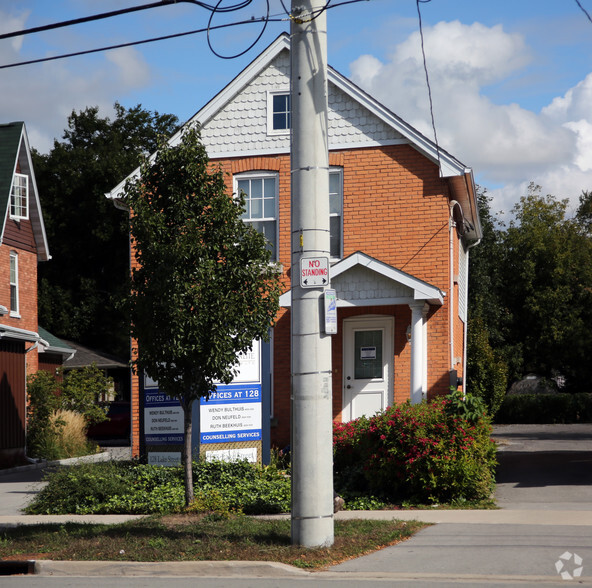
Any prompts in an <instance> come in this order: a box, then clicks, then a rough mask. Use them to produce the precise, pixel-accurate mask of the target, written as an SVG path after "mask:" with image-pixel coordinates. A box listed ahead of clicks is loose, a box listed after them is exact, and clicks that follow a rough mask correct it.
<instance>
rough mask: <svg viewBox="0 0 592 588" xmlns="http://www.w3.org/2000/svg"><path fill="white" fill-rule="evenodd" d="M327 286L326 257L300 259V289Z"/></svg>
mask: <svg viewBox="0 0 592 588" xmlns="http://www.w3.org/2000/svg"><path fill="white" fill-rule="evenodd" d="M328 284H329V258H328V257H302V258H301V259H300V286H301V287H302V288H322V287H323V286H327V285H328Z"/></svg>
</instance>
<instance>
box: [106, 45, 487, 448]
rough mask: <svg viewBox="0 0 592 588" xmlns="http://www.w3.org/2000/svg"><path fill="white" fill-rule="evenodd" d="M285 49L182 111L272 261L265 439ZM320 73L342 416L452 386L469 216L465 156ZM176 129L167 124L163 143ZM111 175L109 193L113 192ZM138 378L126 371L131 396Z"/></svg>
mask: <svg viewBox="0 0 592 588" xmlns="http://www.w3.org/2000/svg"><path fill="white" fill-rule="evenodd" d="M289 51H290V41H289V37H288V36H287V35H281V36H280V37H279V38H278V39H276V41H274V42H273V43H272V44H271V45H270V46H269V47H268V48H267V49H266V50H265V51H263V53H261V54H260V55H259V56H258V57H257V58H256V59H255V60H254V61H253V62H252V63H251V64H250V65H249V66H248V67H247V68H246V69H244V70H243V71H242V72H241V73H240V74H239V75H238V76H237V77H236V78H235V79H234V80H232V82H230V84H228V86H226V87H225V88H224V89H223V90H222V91H221V92H220V93H219V94H218V95H216V96H215V97H214V98H213V99H212V100H211V101H210V102H208V103H207V104H206V105H205V106H204V107H203V108H202V109H201V110H200V111H199V112H197V114H196V115H195V116H194V117H193V118H192V119H191V120H190V121H189V123H193V122H196V121H198V122H199V123H200V124H201V136H202V141H203V143H204V144H205V146H206V148H207V151H208V155H209V157H210V159H211V160H212V162H213V163H214V164H216V165H220V166H221V167H222V169H223V170H224V172H226V174H227V188H228V193H229V195H230V194H234V193H237V192H238V191H240V190H242V191H243V192H244V193H245V194H246V195H247V212H246V213H245V222H248V223H252V224H253V225H254V226H255V227H256V228H257V229H258V230H260V231H262V232H263V233H264V234H265V235H266V237H267V238H268V240H269V242H270V243H271V245H272V247H273V252H274V257H275V259H276V260H277V261H278V262H280V263H281V265H282V266H283V268H284V271H283V284H284V287H285V294H284V295H283V296H282V297H281V306H282V308H281V310H280V312H279V313H278V316H277V322H276V325H275V327H274V329H273V336H272V345H271V351H270V357H269V358H268V359H269V362H270V365H271V368H270V376H269V377H270V381H271V383H272V401H271V415H270V419H271V443H272V444H273V445H276V446H278V447H283V446H285V445H287V444H288V443H289V442H290V292H289V288H290V277H289V268H290V265H291V261H290V255H291V253H290V116H291V113H290V100H289V87H290V55H289ZM328 77H329V88H328V91H329V94H328V101H329V113H328V122H329V162H330V166H331V167H330V177H329V180H330V199H331V211H330V212H331V270H330V276H331V285H332V287H333V288H334V289H335V290H336V291H337V307H338V334H337V335H334V336H333V338H332V342H333V346H332V347H333V351H332V354H333V356H332V364H333V378H332V381H333V418H334V419H335V420H336V421H349V420H351V419H355V418H356V417H359V416H361V415H363V414H366V415H370V414H373V413H375V412H376V411H378V410H381V409H384V408H386V407H387V406H389V405H391V404H393V403H400V402H405V401H407V400H410V401H411V402H420V401H421V400H422V399H424V398H427V399H430V398H433V397H435V396H437V395H440V394H446V393H447V392H448V390H449V387H450V385H453V386H457V385H460V383H461V381H462V375H463V373H464V369H465V365H466V357H465V353H466V321H467V273H468V257H469V248H470V247H471V245H473V244H475V243H477V242H478V240H479V239H480V238H481V225H480V221H479V214H478V210H477V202H476V197H475V186H474V179H473V173H472V171H471V169H470V168H468V167H466V166H465V165H464V164H463V163H461V162H460V161H458V160H457V159H456V158H454V157H453V156H452V155H450V154H449V153H447V152H445V151H443V150H442V149H438V148H437V147H436V145H435V144H434V143H433V142H432V141H430V140H429V139H427V138H426V137H424V136H423V135H421V134H420V133H419V132H418V131H417V130H415V129H414V128H413V127H411V126H410V125H409V124H407V123H406V122H405V121H403V120H402V119H400V118H399V117H398V116H396V115H395V114H393V113H392V112H390V111H389V110H388V109H387V108H386V107H384V106H383V105H382V104H380V103H379V102H377V101H376V100H375V99H374V98H372V96H370V95H368V94H367V93H365V92H364V91H363V90H361V89H360V88H359V87H357V86H356V85H354V84H353V83H352V82H351V81H349V80H348V79H347V78H345V77H344V76H342V75H341V74H339V73H338V72H337V71H335V70H334V69H331V68H329V72H328ZM404 91H405V89H404V88H401V92H404ZM189 123H188V124H189ZM179 140H180V132H179V133H177V134H176V135H174V136H173V137H172V138H171V139H170V143H171V144H175V143H177V142H178V141H179ZM134 173H137V170H136V172H134ZM124 185H125V180H123V181H122V182H121V183H120V184H119V185H118V186H117V187H115V188H114V189H113V191H112V192H111V193H110V194H109V195H108V196H109V197H111V198H114V199H117V198H118V197H119V196H120V195H121V193H122V191H123V188H124ZM411 335H412V336H411ZM140 387H141V382H139V381H138V379H137V378H135V379H134V380H133V382H132V402H133V403H136V405H137V402H138V398H139V394H140ZM136 411H137V408H136ZM138 431H139V429H138V426H137V424H136V427H135V430H134V451H135V452H137V448H138V445H137V435H138Z"/></svg>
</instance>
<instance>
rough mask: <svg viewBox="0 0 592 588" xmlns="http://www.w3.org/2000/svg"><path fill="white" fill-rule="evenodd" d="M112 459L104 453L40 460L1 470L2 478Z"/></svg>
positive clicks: (109, 454) (107, 453)
mask: <svg viewBox="0 0 592 588" xmlns="http://www.w3.org/2000/svg"><path fill="white" fill-rule="evenodd" d="M110 459H111V452H110V451H103V452H101V453H93V454H91V455H82V456H80V457H70V458H68V459H56V460H53V461H47V460H45V459H40V460H39V461H38V462H36V463H31V464H28V465H24V466H16V467H14V468H6V469H2V470H0V476H10V475H11V474H19V473H21V472H27V471H30V470H39V469H42V468H46V467H52V466H60V465H73V464H77V463H98V462H100V461H109V460H110Z"/></svg>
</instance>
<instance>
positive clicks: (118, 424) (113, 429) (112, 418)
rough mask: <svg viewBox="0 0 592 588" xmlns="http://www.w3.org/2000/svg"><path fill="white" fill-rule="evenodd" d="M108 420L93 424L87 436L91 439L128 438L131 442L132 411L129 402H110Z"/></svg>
mask: <svg viewBox="0 0 592 588" xmlns="http://www.w3.org/2000/svg"><path fill="white" fill-rule="evenodd" d="M108 407H109V408H108V410H107V420H105V421H103V422H101V423H96V424H94V425H91V426H90V427H89V428H88V433H87V436H88V437H89V438H90V439H95V440H99V439H126V441H127V442H128V443H129V438H130V425H131V412H130V403H129V402H110V403H109V404H108Z"/></svg>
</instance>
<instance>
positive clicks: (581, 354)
mask: <svg viewBox="0 0 592 588" xmlns="http://www.w3.org/2000/svg"><path fill="white" fill-rule="evenodd" d="M567 204H568V202H567V200H561V201H560V200H557V199H556V198H555V197H553V196H550V195H547V196H542V195H541V194H540V187H539V186H536V185H534V184H531V185H530V188H529V192H528V194H527V195H526V196H524V197H522V198H521V200H520V202H519V203H518V204H517V205H516V206H515V208H514V210H513V212H514V216H515V219H514V220H512V222H511V223H510V225H509V227H508V229H507V231H506V233H505V235H504V246H505V254H504V262H503V267H504V272H505V274H506V280H505V285H504V289H503V298H504V304H505V306H506V307H507V308H510V309H512V317H511V321H512V322H511V328H510V330H509V332H508V335H507V338H506V344H507V345H509V348H511V349H512V350H514V351H517V350H519V351H520V352H519V353H518V352H516V353H515V354H514V355H515V358H516V361H514V362H513V363H512V364H511V366H510V368H511V373H512V375H513V376H514V377H521V376H522V375H524V374H525V373H528V372H536V373H538V374H540V375H542V376H545V377H548V378H552V377H554V376H558V375H561V376H564V377H565V378H566V381H567V383H568V385H570V386H572V387H574V388H579V387H581V386H588V387H589V382H590V378H592V363H591V362H590V359H589V358H590V355H591V353H592V335H591V333H590V324H591V323H590V320H591V319H592V316H591V310H590V309H591V307H592V240H591V239H590V238H589V236H587V235H586V234H585V233H584V231H582V228H581V223H580V224H578V219H577V217H576V219H570V218H568V217H567Z"/></svg>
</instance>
